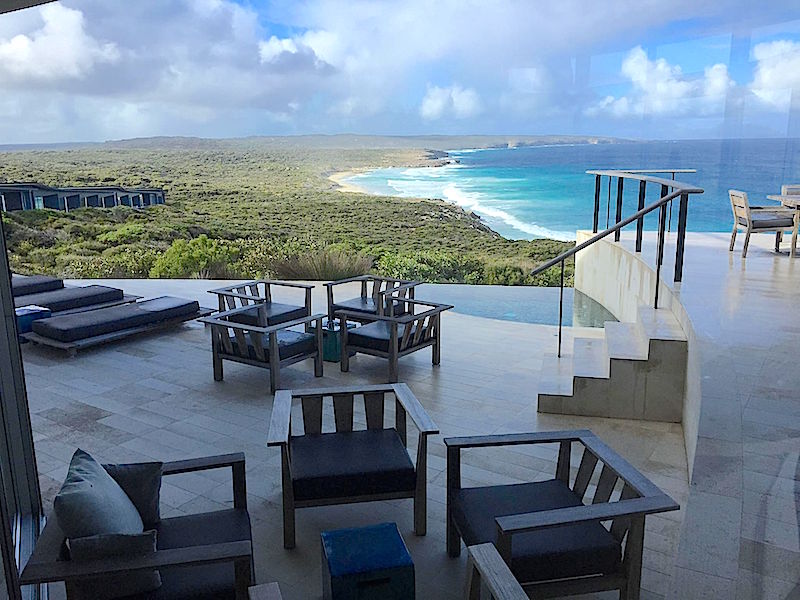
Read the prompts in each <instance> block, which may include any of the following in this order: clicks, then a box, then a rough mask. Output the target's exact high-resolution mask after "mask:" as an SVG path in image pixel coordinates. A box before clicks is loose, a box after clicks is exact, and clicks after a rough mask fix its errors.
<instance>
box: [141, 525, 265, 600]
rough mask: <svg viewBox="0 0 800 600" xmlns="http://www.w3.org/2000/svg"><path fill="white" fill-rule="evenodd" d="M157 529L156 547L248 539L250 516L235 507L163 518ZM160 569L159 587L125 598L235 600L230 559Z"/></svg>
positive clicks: (160, 548) (147, 599) (142, 599)
mask: <svg viewBox="0 0 800 600" xmlns="http://www.w3.org/2000/svg"><path fill="white" fill-rule="evenodd" d="M157 531H158V549H159V550H168V549H171V548H183V547H187V546H204V545H208V544H218V543H225V542H238V541H242V540H250V539H251V534H250V517H249V516H248V515H247V511H246V510H237V509H230V510H220V511H215V512H211V513H201V514H195V515H187V516H184V517H173V518H170V519H163V520H162V521H161V522H160V523H159V525H158V527H157ZM160 572H161V587H160V588H159V589H157V590H155V591H154V592H150V593H147V594H138V595H131V596H125V600H234V598H235V596H236V594H235V587H234V586H235V581H236V579H235V574H234V566H233V563H232V562H229V563H219V564H209V565H201V566H196V567H165V568H162V569H160Z"/></svg>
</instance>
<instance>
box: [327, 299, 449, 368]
mask: <svg viewBox="0 0 800 600" xmlns="http://www.w3.org/2000/svg"><path fill="white" fill-rule="evenodd" d="M402 304H403V307H401V310H400V314H399V315H396V314H393V311H394V306H393V305H392V306H390V310H389V314H388V315H386V314H384V315H374V316H371V317H363V319H364V321H365V322H367V324H366V325H362V326H361V327H356V328H355V329H350V330H348V329H347V327H341V328H340V331H339V335H340V336H341V340H342V342H341V346H342V351H341V369H342V372H343V373H346V372H347V371H349V370H350V354H351V353H357V352H361V353H362V354H371V355H372V356H380V357H381V358H386V359H388V360H389V382H390V383H394V382H396V381H397V379H398V376H399V374H398V370H399V366H398V360H399V359H400V357H402V356H406V355H407V354H411V353H412V352H416V351H417V350H422V349H423V348H427V347H428V346H431V348H432V350H431V353H432V354H431V362H432V363H433V364H434V365H438V364H439V363H440V362H441V356H442V351H441V349H442V338H441V333H442V322H441V316H442V313H443V312H444V311H446V310H449V309H451V308H453V307H452V306H451V305H449V304H436V303H434V302H423V301H421V300H403V301H402ZM418 309H421V310H419V312H418ZM336 316H337V317H339V319H341V320H342V321H351V320H354V318H355V317H354V313H352V312H350V311H347V310H340V311H338V312H337V313H336Z"/></svg>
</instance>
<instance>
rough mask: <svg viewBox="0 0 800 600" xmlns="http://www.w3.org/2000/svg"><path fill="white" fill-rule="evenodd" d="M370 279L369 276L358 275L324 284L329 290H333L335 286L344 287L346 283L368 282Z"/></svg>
mask: <svg viewBox="0 0 800 600" xmlns="http://www.w3.org/2000/svg"><path fill="white" fill-rule="evenodd" d="M368 279H369V275H356V276H355V277H347V278H345V279H337V280H336V281H328V282H327V283H323V284H322V285H324V286H325V287H327V288H332V287H333V286H335V285H342V284H344V283H353V282H355V281H366V280H368Z"/></svg>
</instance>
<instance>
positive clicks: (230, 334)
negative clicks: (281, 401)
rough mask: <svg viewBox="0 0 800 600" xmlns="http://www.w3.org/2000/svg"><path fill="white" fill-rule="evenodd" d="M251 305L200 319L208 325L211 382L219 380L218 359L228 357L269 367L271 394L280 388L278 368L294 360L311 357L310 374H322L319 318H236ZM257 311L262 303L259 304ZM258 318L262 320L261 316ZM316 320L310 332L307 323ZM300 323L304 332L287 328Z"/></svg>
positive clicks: (318, 375) (220, 373)
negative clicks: (265, 322)
mask: <svg viewBox="0 0 800 600" xmlns="http://www.w3.org/2000/svg"><path fill="white" fill-rule="evenodd" d="M252 308H253V307H252V306H242V307H239V308H235V309H233V310H228V311H225V312H221V313H217V314H215V315H213V316H210V317H204V318H202V319H200V321H202V322H203V323H207V324H208V325H210V326H211V352H212V361H213V364H214V381H222V377H223V371H222V361H223V360H230V361H233V362H238V363H243V364H246V365H251V366H254V367H261V368H263V369H269V385H270V391H271V393H273V394H274V393H275V390H277V389H278V388H279V387H280V370H281V368H283V367H286V366H289V365H291V364H294V363H296V362H300V361H302V360H306V359H307V358H313V359H314V375H315V376H316V377H322V318H323V316H324V315H321V314H319V315H311V316H306V317H302V318H300V319H294V320H292V321H286V322H283V323H281V324H279V325H270V326H268V327H264V326H257V325H248V324H246V323H242V322H240V320H239V317H240V316H241V315H243V314H250V312H249V311H252ZM256 308H257V309H258V310H259V311H262V312H263V311H265V310H266V305H264V304H263V303H262V304H259V305H258V306H257V307H256ZM258 319H259V320H265V317H264V316H263V315H262V316H261V317H258ZM314 322H316V327H315V329H314V332H313V333H310V332H309V325H310V324H311V323H314ZM298 325H304V326H305V331H303V332H300V331H292V330H291V329H290V328H291V327H297V326H298Z"/></svg>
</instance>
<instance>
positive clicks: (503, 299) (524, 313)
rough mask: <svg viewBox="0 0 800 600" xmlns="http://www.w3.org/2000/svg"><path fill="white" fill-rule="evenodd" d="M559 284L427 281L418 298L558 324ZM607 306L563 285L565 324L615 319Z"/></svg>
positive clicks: (514, 318) (487, 315)
mask: <svg viewBox="0 0 800 600" xmlns="http://www.w3.org/2000/svg"><path fill="white" fill-rule="evenodd" d="M558 295H559V289H558V288H557V287H533V286H500V285H460V284H451V283H425V284H422V285H420V286H418V287H417V290H416V293H415V296H416V297H417V298H419V299H424V300H430V301H431V302H440V303H444V304H452V305H453V306H454V307H455V308H454V309H453V310H455V311H456V312H459V313H463V314H465V315H472V316H475V317H485V318H487V319H500V320H503V321H517V322H521V323H539V324H543V325H558ZM616 320H617V319H615V318H614V315H612V314H611V313H610V312H608V310H607V309H606V308H605V307H603V306H602V305H600V304H599V303H597V302H596V301H594V300H593V299H591V298H590V297H589V296H587V295H586V294H583V293H581V292H579V291H577V290H575V289H573V288H564V325H568V326H569V325H575V326H579V327H602V326H603V323H604V322H605V321H616Z"/></svg>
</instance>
